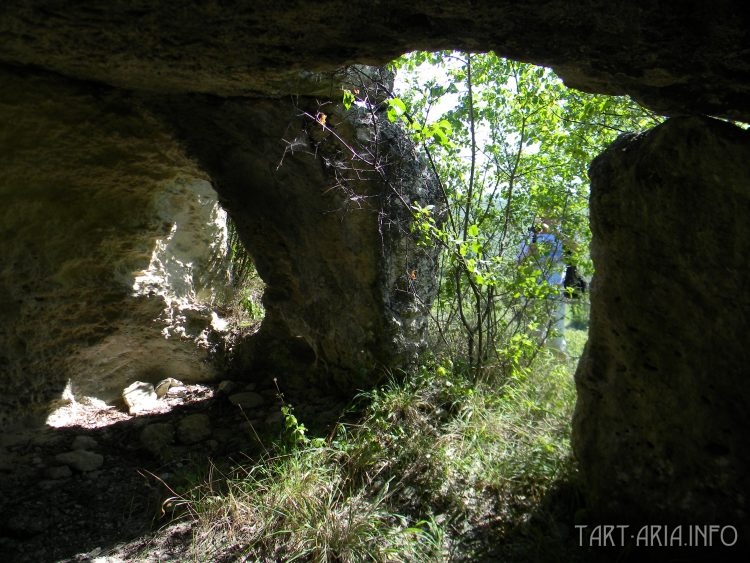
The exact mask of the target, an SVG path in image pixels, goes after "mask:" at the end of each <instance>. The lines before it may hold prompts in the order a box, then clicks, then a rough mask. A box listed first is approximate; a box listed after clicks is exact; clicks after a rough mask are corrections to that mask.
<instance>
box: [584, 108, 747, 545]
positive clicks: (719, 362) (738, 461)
mask: <svg viewBox="0 0 750 563" xmlns="http://www.w3.org/2000/svg"><path fill="white" fill-rule="evenodd" d="M590 175H591V179H592V190H591V229H592V232H593V241H592V247H591V253H592V257H593V259H594V264H595V267H596V275H595V276H594V280H593V284H592V289H591V328H590V333H589V341H588V345H587V348H586V351H585V354H584V357H583V359H582V361H581V363H580V365H579V368H578V371H577V374H576V382H577V387H578V403H577V408H576V415H575V424H574V435H573V438H574V448H575V453H576V455H577V457H578V459H579V460H580V463H581V469H582V471H583V473H584V481H585V483H586V484H587V487H588V489H589V494H590V500H591V503H592V506H594V507H596V508H595V509H596V511H597V512H598V514H599V515H600V516H601V517H602V519H603V521H605V522H609V523H612V522H628V521H629V520H628V518H632V519H633V520H636V519H637V520H638V521H640V522H643V523H650V524H653V523H656V522H659V523H660V524H667V523H674V522H682V523H689V524H709V523H716V524H721V525H729V524H733V525H735V526H738V530H739V535H740V538H741V539H742V542H746V541H747V538H748V537H750V527H749V526H748V516H747V514H748V512H747V511H748V504H747V503H748V497H747V492H748V491H749V490H750V451H749V450H748V447H747V433H748V429H749V428H750V411H749V410H748V408H747V405H748V404H750V386H748V385H747V370H748V366H749V365H750V346H748V343H747V338H746V336H745V335H746V333H747V327H748V326H749V325H750V292H748V287H747V283H748V281H747V275H748V257H750V220H749V219H750V133H748V132H747V131H744V130H741V129H739V128H737V127H734V126H733V125H729V124H727V123H724V122H719V121H716V120H711V119H706V118H697V117H695V118H675V119H671V120H668V121H667V122H666V123H664V124H663V125H661V126H659V127H657V128H655V129H653V130H651V131H649V132H647V133H645V134H643V135H639V136H635V137H633V136H627V137H624V138H620V139H619V140H618V141H617V142H616V143H614V144H613V145H612V146H611V147H610V148H609V149H608V150H607V151H606V152H605V153H604V154H602V155H601V156H599V157H598V158H597V159H596V160H595V161H594V163H593V164H592V166H591V170H590Z"/></svg>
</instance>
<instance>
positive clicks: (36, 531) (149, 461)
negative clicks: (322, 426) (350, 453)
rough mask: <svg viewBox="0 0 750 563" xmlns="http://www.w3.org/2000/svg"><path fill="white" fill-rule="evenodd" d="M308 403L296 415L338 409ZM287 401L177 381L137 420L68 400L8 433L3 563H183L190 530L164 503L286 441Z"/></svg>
mask: <svg viewBox="0 0 750 563" xmlns="http://www.w3.org/2000/svg"><path fill="white" fill-rule="evenodd" d="M157 388H158V386H157ZM307 399H308V400H307V402H306V404H304V405H299V406H298V407H297V409H296V412H297V414H298V415H299V416H300V417H302V418H305V419H306V420H307V417H308V416H312V417H314V418H315V419H316V420H318V421H320V422H322V423H324V422H325V421H326V420H329V421H334V420H336V418H337V417H338V415H339V414H340V412H341V405H336V404H334V403H333V402H332V401H331V400H330V399H327V398H324V397H321V398H315V397H308V398H307ZM282 402H283V397H282V396H281V395H280V394H279V391H278V390H277V389H276V387H275V384H274V382H272V381H271V382H268V383H267V384H257V383H251V384H247V383H238V382H233V381H224V382H222V383H220V384H218V385H216V386H205V385H181V384H176V383H173V385H172V386H170V387H169V389H168V391H166V393H165V394H164V395H163V396H162V397H161V398H160V399H159V400H158V401H157V402H155V403H153V404H151V405H150V406H149V407H147V408H144V409H143V410H144V412H142V413H141V414H138V415H131V414H129V413H128V409H127V407H126V405H125V404H123V405H121V406H108V405H105V404H104V403H101V402H99V401H96V400H88V401H85V402H82V401H75V400H69V401H68V402H67V403H66V404H62V405H61V406H60V407H59V408H58V409H57V410H56V411H54V412H52V413H50V415H49V417H48V419H47V424H46V426H44V427H39V428H34V429H27V430H23V431H18V432H14V433H12V434H11V433H8V434H5V435H3V437H2V443H0V477H1V480H0V561H3V562H16V561H17V562H26V561H29V562H31V561H33V562H46V561H98V562H100V563H103V562H116V561H133V560H153V561H156V560H159V561H165V560H172V561H176V560H181V559H183V557H181V554H183V553H184V551H185V549H186V547H187V546H189V544H190V541H191V530H190V524H189V522H181V523H177V524H174V523H171V522H172V520H171V513H170V510H169V508H168V506H169V503H167V504H165V500H167V499H169V498H170V497H173V496H174V495H175V492H184V491H185V490H186V489H187V488H188V487H190V485H191V484H195V483H197V482H200V481H201V480H203V479H204V477H205V475H206V474H207V471H208V469H209V468H210V467H211V466H212V465H213V466H216V467H219V468H221V467H229V466H230V465H231V464H232V462H233V460H241V459H246V456H251V457H252V456H255V455H258V454H260V453H261V452H262V451H263V449H264V446H265V445H267V444H269V443H270V442H271V441H272V440H273V439H274V438H275V437H277V436H278V435H279V431H280V429H281V425H282V420H283V419H282V415H281V411H280V407H281V405H282V404H283V403H282ZM134 410H138V409H134ZM165 508H166V510H165ZM164 526H167V527H168V531H167V533H164V531H162V532H161V533H159V534H155V533H154V531H156V530H159V529H160V528H163V527H164ZM146 553H148V554H149V555H146Z"/></svg>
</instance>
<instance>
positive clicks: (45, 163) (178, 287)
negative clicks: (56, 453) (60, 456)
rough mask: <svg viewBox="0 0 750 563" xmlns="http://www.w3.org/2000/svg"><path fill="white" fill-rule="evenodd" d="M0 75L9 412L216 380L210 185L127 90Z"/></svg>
mask: <svg viewBox="0 0 750 563" xmlns="http://www.w3.org/2000/svg"><path fill="white" fill-rule="evenodd" d="M0 82H2V85H3V87H2V88H0V120H1V121H2V123H3V126H2V128H1V129H0V145H1V146H2V147H3V149H2V151H0V198H1V199H2V206H0V237H1V238H2V240H3V241H4V242H5V244H3V245H2V247H0V319H1V322H0V384H1V385H2V388H3V389H4V393H3V397H2V399H0V418H2V417H3V416H5V415H6V414H8V413H10V412H12V411H15V409H16V408H17V407H19V406H28V405H29V404H40V405H46V404H47V402H48V401H49V400H50V399H53V398H56V397H60V396H61V394H62V393H63V390H64V389H66V388H67V391H68V397H67V399H68V400H74V399H75V398H76V397H78V398H79V399H80V398H81V396H94V397H98V398H100V399H103V400H108V401H110V400H115V399H117V398H119V394H120V392H121V391H122V389H123V388H124V387H125V386H126V385H127V384H128V383H130V382H132V381H133V380H137V379H141V380H146V381H151V382H156V381H158V380H160V379H162V378H163V377H164V376H165V375H168V374H169V375H175V376H176V377H179V378H181V379H184V380H186V381H200V380H205V379H207V378H210V377H213V375H214V370H213V368H212V367H211V366H210V365H209V364H207V363H206V362H205V359H206V358H207V357H208V355H209V349H210V348H211V346H212V344H211V342H210V340H211V334H213V328H212V321H213V315H212V313H213V311H212V309H211V304H212V303H214V302H215V301H217V300H219V295H218V293H219V292H221V291H223V288H225V287H226V285H227V281H228V280H227V279H226V275H227V267H226V233H225V230H223V229H225V223H222V222H221V221H220V219H222V218H223V211H221V209H220V208H219V206H218V202H217V196H216V194H215V192H214V191H213V190H212V188H211V186H210V185H209V184H208V183H207V182H205V181H202V180H199V179H198V178H199V177H200V176H201V174H200V173H199V172H198V171H197V169H196V168H195V166H194V165H193V164H192V163H190V162H189V161H188V160H187V159H186V158H185V157H184V155H183V153H182V151H181V150H180V147H179V146H178V145H177V143H176V142H175V141H174V140H172V139H171V138H170V136H169V135H168V134H167V133H166V132H165V131H164V128H163V126H161V125H160V124H159V123H158V122H157V121H156V120H154V119H153V118H149V117H148V116H147V115H146V114H144V113H143V112H141V111H139V110H137V109H134V108H132V107H130V104H129V103H128V102H126V101H124V100H123V99H122V97H121V96H119V95H117V94H114V93H112V92H91V90H90V88H83V87H81V85H77V86H73V85H70V84H69V83H68V82H66V81H64V80H61V79H59V78H58V79H52V78H39V77H34V76H31V75H28V74H24V73H17V72H4V71H2V70H0ZM220 216H221V217H220ZM222 237H223V238H222ZM222 241H223V242H222ZM24 410H25V411H28V409H24ZM8 417H9V419H15V415H13V416H10V415H9V414H8ZM15 421H16V422H19V423H23V420H22V419H16V420H15Z"/></svg>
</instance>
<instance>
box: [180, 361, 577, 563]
mask: <svg viewBox="0 0 750 563" xmlns="http://www.w3.org/2000/svg"><path fill="white" fill-rule="evenodd" d="M570 367H571V366H570V365H559V364H555V363H554V360H553V359H552V357H551V354H547V353H546V352H544V351H543V352H542V353H541V354H540V356H539V359H538V361H537V362H536V364H535V365H534V366H533V367H532V369H531V370H529V371H528V372H527V373H526V374H525V375H517V376H515V377H511V378H510V379H508V380H507V381H506V382H505V383H504V384H503V385H501V386H497V387H490V386H487V385H470V384H469V383H468V380H467V379H466V378H464V377H463V376H462V375H461V374H456V373H452V372H451V371H450V370H449V369H446V368H447V366H442V367H440V366H432V367H423V368H421V369H420V370H419V371H418V373H414V374H410V376H409V377H406V378H405V380H403V381H402V382H400V383H397V382H395V381H394V382H392V383H390V384H389V385H387V386H385V387H384V388H381V389H379V390H375V391H372V392H370V393H367V394H364V395H362V396H360V397H359V398H358V399H357V401H356V408H357V409H358V411H357V412H358V415H357V418H356V420H357V422H355V423H346V424H344V423H340V424H338V425H337V426H336V427H335V428H334V429H333V430H332V432H331V434H330V435H328V436H326V437H318V438H310V437H308V436H306V435H305V433H304V432H300V426H302V425H301V423H300V422H299V421H297V419H296V418H295V417H294V415H293V412H292V411H291V410H288V411H287V418H286V421H287V428H286V430H285V434H284V435H283V436H282V437H280V439H279V441H278V443H276V444H275V445H274V446H272V447H270V448H269V452H268V453H267V454H266V455H265V456H263V457H262V458H261V459H259V460H256V461H253V462H248V463H247V464H245V465H244V466H243V467H241V468H236V469H235V470H234V471H232V474H231V475H230V476H218V477H215V478H212V479H209V481H208V482H207V483H205V484H203V485H201V486H199V487H196V488H194V489H192V490H191V491H190V492H189V493H188V494H186V495H184V496H183V498H181V499H178V500H179V501H180V502H181V503H183V505H184V507H185V508H186V514H188V515H189V516H191V517H192V518H194V519H195V520H196V522H197V524H196V526H195V527H194V536H193V545H192V551H193V557H194V559H195V560H197V561H211V560H250V561H256V560H258V561H277V560H278V561H281V560H283V561H452V560H481V559H485V560H488V561H495V560H498V561H502V560H508V561H546V560H561V559H562V560H571V561H572V560H576V557H580V556H581V555H582V554H581V553H579V551H580V550H579V549H578V548H577V546H575V545H572V541H573V540H572V539H571V538H572V536H573V532H574V531H575V530H574V528H573V524H572V515H573V513H574V512H575V511H576V510H578V509H580V508H581V506H579V505H580V500H579V499H578V497H577V496H576V494H575V467H574V464H573V462H572V460H571V455H570V420H571V417H572V409H573V405H574V402H575V390H574V386H573V382H572V376H571V372H570ZM353 408H355V407H353ZM550 499H555V500H554V502H553V501H551V500H550ZM568 528H569V529H568ZM566 530H567V532H569V535H568V534H567V533H566Z"/></svg>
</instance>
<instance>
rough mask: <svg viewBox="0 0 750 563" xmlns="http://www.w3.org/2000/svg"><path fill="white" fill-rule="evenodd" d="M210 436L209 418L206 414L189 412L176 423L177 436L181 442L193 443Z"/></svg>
mask: <svg viewBox="0 0 750 563" xmlns="http://www.w3.org/2000/svg"><path fill="white" fill-rule="evenodd" d="M210 436H211V420H210V419H209V417H208V415H206V414H191V415H188V416H186V417H185V418H183V419H181V420H180V422H179V423H178V424H177V438H178V439H179V441H180V443H182V444H195V443H196V442H200V441H201V440H205V439H207V438H209V437H210Z"/></svg>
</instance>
